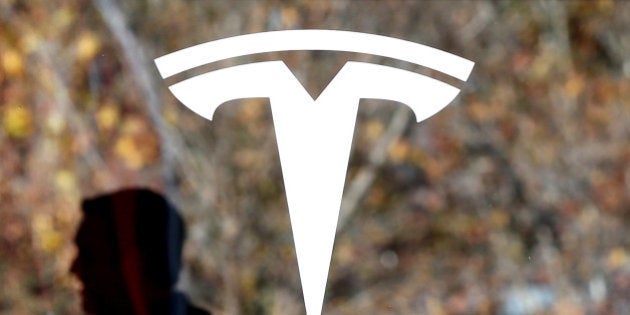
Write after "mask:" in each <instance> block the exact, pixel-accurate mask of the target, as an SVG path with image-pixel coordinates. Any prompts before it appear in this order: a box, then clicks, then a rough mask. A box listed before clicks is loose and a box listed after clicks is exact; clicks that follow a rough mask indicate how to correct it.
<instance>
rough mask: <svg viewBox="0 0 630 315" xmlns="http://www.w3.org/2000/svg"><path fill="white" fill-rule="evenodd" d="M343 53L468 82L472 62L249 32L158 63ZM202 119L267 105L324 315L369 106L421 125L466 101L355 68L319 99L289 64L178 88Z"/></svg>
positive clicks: (182, 67)
mask: <svg viewBox="0 0 630 315" xmlns="http://www.w3.org/2000/svg"><path fill="white" fill-rule="evenodd" d="M286 50H334V51H346V52H357V53H366V54H372V55H379V56H384V57H389V58H396V59H401V60H404V61H407V62H411V63H415V64H418V65H422V66H425V67H429V68H432V69H435V70H438V71H440V72H442V73H445V74H447V75H450V76H452V77H455V78H457V79H459V80H462V81H465V80H466V79H467V78H468V75H469V74H470V72H471V70H472V67H473V65H474V63H473V62H471V61H469V60H466V59H463V58H461V57H458V56H455V55H452V54H450V53H447V52H444V51H441V50H437V49H434V48H431V47H428V46H424V45H420V44H416V43H413V42H409V41H405V40H400V39H394V38H389V37H384V36H379V35H372V34H365V33H355V32H346V31H334V30H291V31H277V32H266V33H256V34H248V35H242V36H236V37H231V38H226V39H221V40H216V41H212V42H208V43H204V44H200V45H197V46H193V47H190V48H186V49H183V50H180V51H177V52H174V53H171V54H168V55H165V56H162V57H160V58H157V59H156V60H155V63H156V64H157V67H158V69H159V71H160V74H161V75H162V77H163V78H167V77H170V76H172V75H175V74H177V73H181V72H183V71H186V70H190V69H192V68H194V67H197V66H201V65H204V64H207V63H211V62H215V61H219V60H223V59H227V58H232V57H238V56H244V55H249V54H257V53H264V52H272V51H286ZM170 90H171V92H172V93H173V94H174V95H175V97H176V98H177V99H178V100H179V101H181V102H182V103H183V104H184V105H186V106H187V107H188V108H190V109H191V110H192V111H194V112H195V113H197V114H199V115H201V116H203V117H205V118H207V119H209V120H212V116H213V114H214V111H215V110H216V108H217V107H218V106H219V105H221V104H222V103H224V102H226V101H229V100H234V99H241V98H251V97H268V98H269V99H270V103H271V110H272V114H273V122H274V126H275V130H276V138H277V141H278V151H279V153H280V163H281V166H282V173H283V176H284V185H285V190H286V194H287V200H288V204H289V215H290V218H291V226H292V229H293V238H294V241H295V249H296V253H297V259H298V267H299V271H300V279H301V282H302V290H303V292H304V302H305V305H306V313H307V314H309V315H316V314H321V309H322V304H323V299H324V292H325V288H326V280H327V277H328V268H329V265H330V259H331V255H332V248H333V243H334V239H335V231H336V227H337V219H338V216H339V209H340V205H341V197H342V193H343V186H344V181H345V177H346V170H347V165H348V157H349V155H350V147H351V144H352V136H353V132H354V124H355V121H356V115H357V108H358V105H359V100H360V99H361V98H373V99H385V100H393V101H398V102H401V103H404V104H406V105H408V106H409V107H411V109H412V110H413V112H414V113H415V116H416V120H417V121H418V122H420V121H422V120H424V119H426V118H428V117H430V116H432V115H433V114H435V113H437V112H438V111H440V110H441V109H442V108H444V107H445V106H446V105H448V104H449V103H450V102H451V101H452V100H453V99H454V98H455V96H457V94H458V93H459V90H458V89H457V88H455V87H453V86H451V85H449V84H446V83H444V82H441V81H438V80H435V79H433V78H430V77H427V76H424V75H421V74H418V73H415V72H410V71H406V70H401V69H396V68H391V67H386V66H381V65H376V64H371V63H364V62H347V63H346V64H345V65H344V66H343V68H342V69H341V70H340V71H339V73H338V74H337V75H336V76H335V78H334V79H333V80H332V81H331V82H330V84H329V85H328V86H327V87H326V89H325V90H324V91H323V92H322V93H321V95H320V96H319V97H318V98H317V99H315V100H314V99H313V98H312V97H311V96H310V95H309V94H308V93H307V92H306V90H305V89H304V88H303V87H302V85H301V84H300V82H299V81H298V80H297V79H296V78H295V77H294V76H293V73H291V71H290V70H289V69H288V68H287V66H286V65H285V64H284V63H283V62H282V61H267V62H256V63H250V64H244V65H239V66H234V67H229V68H224V69H220V70H216V71H212V72H208V73H204V74H202V75H198V76H195V77H192V78H189V79H186V80H184V81H181V82H179V83H176V84H174V85H172V86H170Z"/></svg>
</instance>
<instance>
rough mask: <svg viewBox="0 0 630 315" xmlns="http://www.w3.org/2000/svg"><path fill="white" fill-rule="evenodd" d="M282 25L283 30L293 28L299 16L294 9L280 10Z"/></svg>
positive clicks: (285, 8)
mask: <svg viewBox="0 0 630 315" xmlns="http://www.w3.org/2000/svg"><path fill="white" fill-rule="evenodd" d="M281 16H282V25H283V26H284V27H285V28H290V27H295V26H296V25H297V22H298V20H299V18H300V14H299V12H298V10H297V9H296V8H295V7H284V8H282V13H281Z"/></svg>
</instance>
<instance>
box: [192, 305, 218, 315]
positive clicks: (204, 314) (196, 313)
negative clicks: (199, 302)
mask: <svg viewBox="0 0 630 315" xmlns="http://www.w3.org/2000/svg"><path fill="white" fill-rule="evenodd" d="M187 311H188V312H187V315H212V313H210V312H208V311H205V310H202V309H200V308H198V307H196V306H194V305H192V304H190V303H188V309H187Z"/></svg>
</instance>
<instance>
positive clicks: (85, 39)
mask: <svg viewBox="0 0 630 315" xmlns="http://www.w3.org/2000/svg"><path fill="white" fill-rule="evenodd" d="M76 49H77V58H78V59H79V61H82V62H88V61H90V60H92V58H94V56H96V54H97V53H98V51H99V50H100V49H101V40H100V39H99V38H98V36H97V35H96V34H94V33H92V32H83V33H82V34H81V35H79V39H78V40H77V48H76Z"/></svg>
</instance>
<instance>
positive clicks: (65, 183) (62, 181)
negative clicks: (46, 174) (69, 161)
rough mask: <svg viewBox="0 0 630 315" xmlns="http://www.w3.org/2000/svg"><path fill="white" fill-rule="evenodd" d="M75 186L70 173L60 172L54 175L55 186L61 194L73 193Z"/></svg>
mask: <svg viewBox="0 0 630 315" xmlns="http://www.w3.org/2000/svg"><path fill="white" fill-rule="evenodd" d="M76 184H77V183H76V177H75V176H74V174H73V173H72V172H71V171H68V170H60V171H58V172H57V174H55V186H57V188H58V189H59V190H61V191H63V192H68V191H73V190H74V189H76V187H77V185H76Z"/></svg>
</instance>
